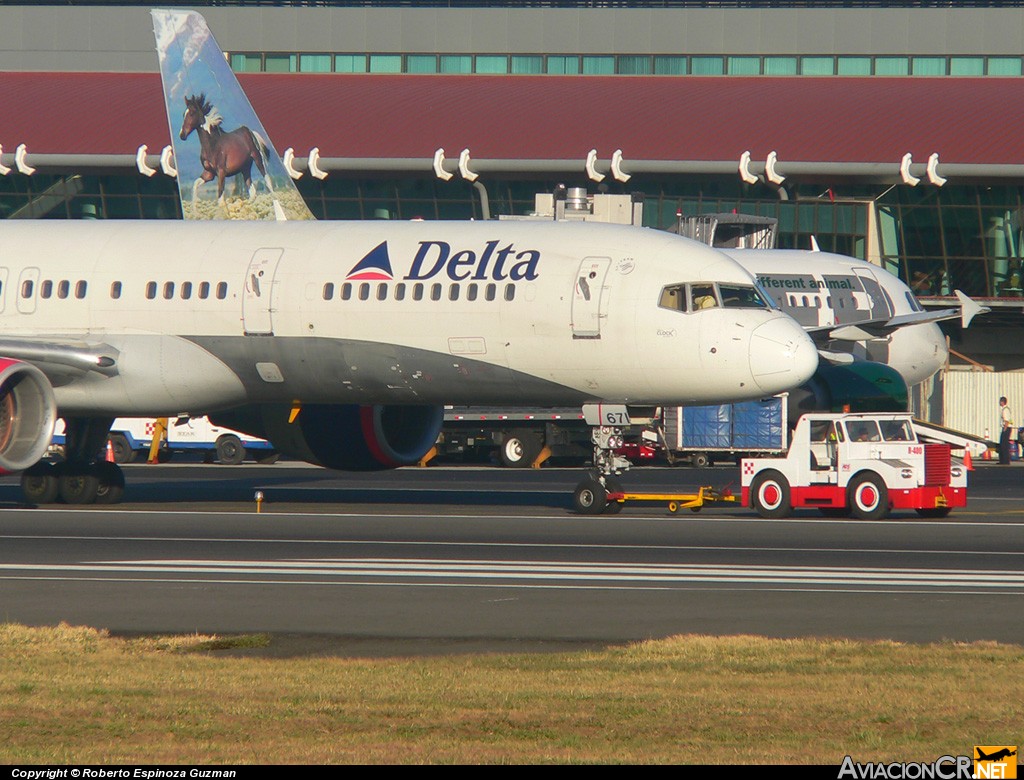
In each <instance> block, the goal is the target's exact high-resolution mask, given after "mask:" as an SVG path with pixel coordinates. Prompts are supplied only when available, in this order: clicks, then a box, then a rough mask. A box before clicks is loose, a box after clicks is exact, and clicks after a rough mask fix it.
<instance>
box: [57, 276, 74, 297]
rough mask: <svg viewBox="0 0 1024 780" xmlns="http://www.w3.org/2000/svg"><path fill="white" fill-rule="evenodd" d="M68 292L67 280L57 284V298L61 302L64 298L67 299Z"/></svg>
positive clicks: (68, 283)
mask: <svg viewBox="0 0 1024 780" xmlns="http://www.w3.org/2000/svg"><path fill="white" fill-rule="evenodd" d="M70 292H71V282H69V281H68V280H67V279H61V280H60V282H58V283H57V297H58V298H60V299H61V300H64V299H65V298H67V297H68V293H70Z"/></svg>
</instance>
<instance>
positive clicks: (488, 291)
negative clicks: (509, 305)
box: [484, 282, 498, 301]
mask: <svg viewBox="0 0 1024 780" xmlns="http://www.w3.org/2000/svg"><path fill="white" fill-rule="evenodd" d="M497 290H498V288H497V286H496V285H495V284H494V282H491V283H490V284H488V285H487V287H486V288H484V299H485V300H488V301H493V300H494V296H495V294H496V293H497Z"/></svg>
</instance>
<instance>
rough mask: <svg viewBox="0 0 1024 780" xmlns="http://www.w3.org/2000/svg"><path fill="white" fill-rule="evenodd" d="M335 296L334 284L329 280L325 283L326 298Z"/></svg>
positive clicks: (329, 298)
mask: <svg viewBox="0 0 1024 780" xmlns="http://www.w3.org/2000/svg"><path fill="white" fill-rule="evenodd" d="M333 297H334V284H332V283H331V282H327V283H326V284H324V300H325V301H329V300H331V298H333Z"/></svg>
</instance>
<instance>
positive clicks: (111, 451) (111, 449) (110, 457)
mask: <svg viewBox="0 0 1024 780" xmlns="http://www.w3.org/2000/svg"><path fill="white" fill-rule="evenodd" d="M113 462H114V445H113V444H111V443H110V439H107V463H113Z"/></svg>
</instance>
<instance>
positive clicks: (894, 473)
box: [740, 413, 970, 519]
mask: <svg viewBox="0 0 1024 780" xmlns="http://www.w3.org/2000/svg"><path fill="white" fill-rule="evenodd" d="M937 438H940V439H941V438H944V439H945V440H944V441H937V440H936V439H937ZM958 443H959V442H957V441H955V437H953V438H952V439H951V438H950V437H949V436H945V437H944V436H942V434H941V433H937V432H936V431H934V430H933V429H931V428H926V427H922V426H920V425H916V424H915V421H914V419H913V417H912V416H911V415H910V414H898V413H882V414H879V413H871V414H806V415H804V416H803V417H801V418H800V420H799V421H798V422H797V425H796V429H795V430H794V431H793V436H792V440H791V443H790V447H789V451H788V453H787V454H786V455H785V457H771V458H744V459H743V461H742V462H741V466H740V473H741V484H742V487H743V493H742V502H743V505H744V506H749V507H751V508H753V509H755V510H756V511H757V513H758V514H759V515H761V516H762V517H767V518H780V517H788V516H789V514H790V513H791V511H792V510H793V509H801V508H813V509H818V510H820V511H821V513H822V514H824V515H827V516H837V517H843V516H850V515H852V516H853V517H857V518H861V519H878V518H883V517H886V516H887V515H888V514H889V511H890V510H892V509H914V510H917V513H918V514H919V515H921V516H922V517H945V516H946V515H948V514H949V512H950V511H951V510H952V509H953V508H954V507H962V506H966V504H967V469H966V468H965V467H964V466H963V464H962V463H961V462H960V461H959V460H954V459H953V457H952V455H951V449H952V448H953V447H955V446H957V444H958ZM960 446H964V445H962V444H961V445H960ZM967 446H968V447H969V446H970V444H969V443H967Z"/></svg>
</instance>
